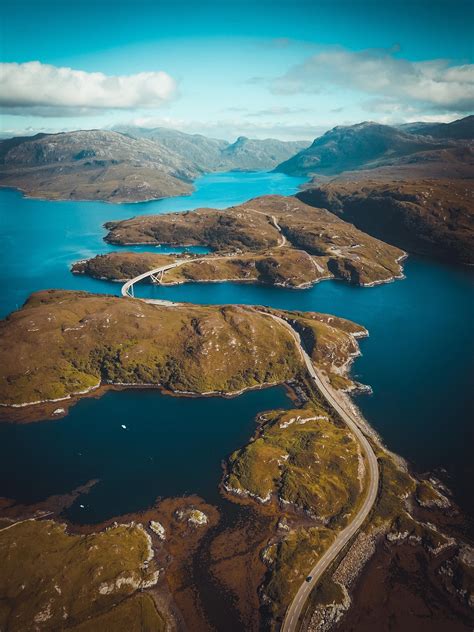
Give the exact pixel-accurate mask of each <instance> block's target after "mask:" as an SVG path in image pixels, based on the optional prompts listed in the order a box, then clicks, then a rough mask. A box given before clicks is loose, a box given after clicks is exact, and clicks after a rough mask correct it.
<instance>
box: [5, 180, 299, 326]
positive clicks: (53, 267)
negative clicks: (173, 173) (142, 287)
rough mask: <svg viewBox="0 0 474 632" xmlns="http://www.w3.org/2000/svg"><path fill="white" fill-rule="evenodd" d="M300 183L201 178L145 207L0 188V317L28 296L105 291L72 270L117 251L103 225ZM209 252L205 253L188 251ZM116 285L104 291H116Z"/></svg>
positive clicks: (287, 190)
mask: <svg viewBox="0 0 474 632" xmlns="http://www.w3.org/2000/svg"><path fill="white" fill-rule="evenodd" d="M302 182H303V179H302V178H293V177H289V176H285V175H284V174H276V173H266V172H262V173H260V172H259V173H240V172H229V173H218V174H212V175H207V176H204V177H202V178H199V179H198V180H196V182H195V189H196V190H195V192H194V193H193V194H192V195H189V196H183V197H178V198H170V199H165V200H157V201H154V202H141V203H138V204H106V203H104V202H69V201H68V202H48V201H45V200H33V199H28V198H24V197H23V196H22V195H21V194H20V193H19V192H18V191H14V190H0V234H1V236H2V242H1V252H0V264H1V278H2V280H3V283H2V293H1V296H0V317H4V316H6V315H7V314H8V313H9V312H11V311H12V310H14V309H18V308H19V307H21V306H22V304H23V303H24V302H25V300H26V298H27V297H28V296H29V294H30V293H31V292H33V291H36V290H44V289H47V288H58V289H80V290H87V291H89V292H100V291H103V289H101V285H100V284H99V283H98V282H97V281H95V280H94V279H88V278H87V277H85V276H76V277H73V276H72V275H71V274H70V271H69V269H70V266H71V264H72V263H74V262H75V261H77V260H78V259H86V258H88V257H93V256H95V255H96V254H103V253H106V252H111V251H114V250H120V246H111V245H109V244H107V243H105V242H104V241H103V238H104V235H105V234H106V231H105V230H104V229H103V224H104V223H105V222H108V221H111V220H120V219H127V218H129V217H132V216H134V215H144V214H157V213H168V212H171V211H184V210H188V209H195V208H199V207H202V206H213V207H215V208H225V207H228V206H231V205H234V204H241V203H242V202H245V201H246V200H248V199H249V198H251V197H256V196H258V195H267V194H272V193H280V194H281V195H290V194H292V193H294V192H295V191H296V189H297V188H298V186H299V184H301V183H302ZM126 250H134V251H138V252H144V251H150V250H151V251H153V252H157V253H166V252H180V251H182V250H183V249H182V248H172V247H166V246H160V247H159V248H153V247H150V246H134V247H130V246H127V247H126ZM187 250H190V251H191V252H197V253H204V252H208V250H207V249H206V248H201V247H192V248H188V249H187ZM119 290H120V288H119V287H118V286H116V285H114V286H112V287H111V288H109V289H108V290H106V291H112V292H114V293H119Z"/></svg>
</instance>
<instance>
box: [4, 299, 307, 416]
mask: <svg viewBox="0 0 474 632" xmlns="http://www.w3.org/2000/svg"><path fill="white" fill-rule="evenodd" d="M0 353H1V355H2V358H3V362H2V365H1V367H0V401H1V402H2V403H4V404H21V403H28V402H36V401H41V400H46V399H58V398H61V397H68V396H69V395H71V394H75V393H80V392H81V391H83V390H86V389H90V388H91V387H94V386H97V385H98V384H100V383H125V384H144V383H145V384H156V385H161V386H163V387H166V388H168V389H170V390H173V391H190V392H196V393H208V392H225V393H227V392H230V393H232V392H237V391H240V390H243V389H246V388H249V387H256V386H260V385H262V384H266V383H281V382H285V381H287V380H290V379H293V378H294V377H295V376H296V375H297V374H298V372H299V371H300V367H301V359H300V357H299V354H298V350H297V348H296V345H295V343H294V340H293V338H292V336H291V334H290V333H289V332H288V331H286V330H285V328H284V327H281V326H279V325H278V323H276V322H275V321H273V320H272V319H270V318H269V317H268V316H265V315H262V314H260V313H258V312H257V311H255V310H253V309H251V308H244V307H239V306H225V307H220V306H210V307H201V306H195V305H183V306H176V307H165V306H158V305H149V304H147V303H144V302H143V301H137V300H134V299H124V298H118V297H113V296H102V295H96V294H87V293H85V292H66V291H54V290H53V291H47V292H39V293H37V294H34V295H32V297H31V298H30V299H29V300H28V302H27V303H26V304H25V306H24V307H23V308H22V309H21V310H19V311H17V312H14V313H13V314H11V315H10V316H9V317H8V318H7V319H6V320H4V321H2V322H1V323H0Z"/></svg>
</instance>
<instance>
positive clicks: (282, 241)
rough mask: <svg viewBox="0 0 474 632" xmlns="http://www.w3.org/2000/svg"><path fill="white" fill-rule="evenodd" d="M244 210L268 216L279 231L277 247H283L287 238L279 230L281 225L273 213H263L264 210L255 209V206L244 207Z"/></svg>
mask: <svg viewBox="0 0 474 632" xmlns="http://www.w3.org/2000/svg"><path fill="white" fill-rule="evenodd" d="M245 210H246V211H250V212H251V213H258V214H259V215H264V216H265V217H267V218H269V219H270V220H271V223H272V224H273V226H274V227H275V228H276V229H277V231H278V232H279V233H280V243H279V244H278V245H277V248H283V246H286V244H287V240H286V237H285V235H284V234H283V231H282V230H281V226H280V224H279V223H278V221H277V218H276V217H275V215H269V214H268V213H265V212H264V211H257V209H255V208H248V207H247V208H246V209H245Z"/></svg>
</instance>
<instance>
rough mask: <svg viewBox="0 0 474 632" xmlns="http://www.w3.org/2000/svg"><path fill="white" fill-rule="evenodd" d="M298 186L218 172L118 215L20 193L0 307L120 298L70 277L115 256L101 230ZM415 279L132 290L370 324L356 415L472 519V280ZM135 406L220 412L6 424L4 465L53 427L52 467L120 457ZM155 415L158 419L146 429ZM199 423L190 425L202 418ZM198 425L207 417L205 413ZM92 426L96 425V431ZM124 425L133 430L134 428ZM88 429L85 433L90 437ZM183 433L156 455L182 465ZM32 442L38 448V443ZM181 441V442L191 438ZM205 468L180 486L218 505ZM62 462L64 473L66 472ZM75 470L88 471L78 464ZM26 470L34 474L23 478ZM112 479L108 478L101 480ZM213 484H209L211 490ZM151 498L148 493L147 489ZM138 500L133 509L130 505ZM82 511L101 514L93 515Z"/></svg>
mask: <svg viewBox="0 0 474 632" xmlns="http://www.w3.org/2000/svg"><path fill="white" fill-rule="evenodd" d="M300 182H301V180H299V179H295V178H288V177H286V176H283V175H282V174H242V173H239V174H236V173H232V174H218V175H213V176H206V177H205V178H202V179H201V180H199V181H198V182H197V190H196V192H195V193H194V194H193V195H192V196H190V197H188V198H178V199H173V200H163V201H159V202H152V203H146V204H134V205H122V206H111V205H107V204H103V203H95V202H85V203H79V202H59V203H58V202H44V201H38V200H27V199H24V198H22V197H20V196H19V195H18V194H17V193H15V192H13V191H3V192H0V203H1V207H2V214H3V215H4V218H3V219H2V225H3V226H5V228H6V231H3V232H4V233H5V232H6V240H5V238H4V240H5V248H4V249H3V253H2V255H3V256H4V258H5V263H4V266H3V267H2V270H3V271H4V273H5V270H7V271H9V277H10V278H7V277H5V280H4V287H3V296H2V306H1V307H2V310H3V313H7V312H9V311H10V310H11V309H13V308H14V307H15V306H16V305H17V304H18V305H20V304H21V303H22V302H23V301H24V299H25V298H26V297H27V295H28V294H29V293H30V292H31V291H32V290H34V289H40V288H47V287H62V288H72V289H86V290H90V291H97V292H108V293H110V292H113V293H118V292H119V289H120V286H119V285H117V284H113V283H107V282H103V281H96V280H92V279H88V278H87V277H83V276H80V277H77V276H73V275H71V274H70V272H69V268H68V266H69V265H70V263H72V262H73V261H75V260H77V259H79V258H83V257H86V256H92V255H94V254H96V253H98V252H107V251H109V250H111V249H113V248H112V247H111V246H108V245H107V244H105V243H104V242H103V241H102V237H103V234H104V233H103V231H102V230H101V228H100V226H101V224H102V223H103V222H105V221H108V220H111V219H120V218H125V217H129V216H131V215H132V214H139V213H140V214H143V213H145V212H150V213H157V212H167V211H170V210H181V209H186V208H196V207H199V206H203V205H204V206H214V207H226V206H228V205H229V204H237V203H239V202H243V201H245V200H246V199H248V198H250V197H252V196H256V195H260V194H266V193H282V194H289V193H292V192H294V191H295V189H296V187H297V186H298V184H299V183H300ZM144 249H147V248H144ZM405 272H406V279H405V280H403V281H397V282H395V283H390V284H386V285H381V286H377V287H374V288H355V287H351V286H348V285H347V284H345V283H342V282H336V281H325V282H322V283H320V284H318V285H316V286H315V287H313V288H311V289H307V290H288V289H283V288H272V287H264V286H257V285H247V284H235V283H223V284H216V283H211V284H194V285H193V284H186V285H181V286H174V287H168V288H166V287H158V288H157V287H154V286H149V285H143V286H139V287H136V288H135V289H136V295H140V296H145V295H147V296H155V297H159V298H166V299H170V300H177V301H189V302H195V303H205V304H206V303H207V304H216V303H217V304H219V303H242V304H266V305H272V306H275V307H281V308H286V309H300V310H316V311H322V312H328V313H333V314H336V315H338V316H343V317H346V318H350V319H352V320H354V321H356V322H359V323H361V324H363V325H364V326H366V327H367V328H368V329H369V331H370V337H369V338H368V339H366V340H363V341H361V349H362V352H363V356H362V357H361V358H359V359H357V361H356V362H355V364H354V370H353V374H354V375H355V377H356V379H358V380H359V381H361V382H363V383H366V384H370V385H371V386H372V387H373V389H374V394H373V395H372V396H361V397H360V398H358V404H359V405H360V407H361V409H362V411H363V412H364V414H365V416H366V417H367V419H368V420H369V422H370V423H371V424H372V425H373V426H374V427H375V428H376V429H377V430H378V431H379V433H380V434H381V435H382V437H383V439H384V441H385V442H386V444H387V445H388V447H389V448H391V449H392V450H394V451H395V452H397V453H399V454H401V455H402V456H404V457H406V458H407V459H408V460H409V461H411V462H412V463H413V465H414V466H415V468H416V469H417V470H418V471H420V472H423V471H426V470H446V471H445V472H441V476H442V477H443V478H445V479H446V480H447V482H448V484H449V485H450V486H451V488H452V489H453V490H454V493H455V496H456V499H457V500H458V501H459V502H460V504H461V506H462V507H463V508H464V509H465V510H466V511H467V512H469V513H471V515H473V516H474V499H473V497H472V492H471V488H470V484H471V482H472V480H474V466H473V459H472V449H473V447H474V428H473V425H472V421H471V420H472V411H473V410H474V402H473V389H472V378H473V364H472V358H473V355H474V343H473V336H472V322H473V316H474V310H473V302H472V296H473V289H474V271H473V270H472V269H468V268H463V267H456V266H449V265H445V264H441V263H436V262H433V261H429V260H427V259H422V258H417V257H410V258H409V259H408V260H407V262H406V267H405ZM270 392H271V391H267V393H270ZM259 395H260V394H259ZM129 397H130V398H132V399H131V400H130V401H132V400H133V401H134V402H135V401H136V402H139V409H138V410H139V415H137V413H136V410H134V411H133V412H130V418H132V419H134V420H135V418H138V417H142V416H144V417H146V418H149V419H153V414H152V413H150V411H153V410H154V406H157V407H158V409H160V408H161V407H163V408H164V409H165V410H166V411H168V412H167V413H166V414H169V415H170V416H171V417H172V418H174V419H182V418H183V415H185V414H188V413H186V412H185V411H187V410H188V409H187V408H186V407H187V406H190V407H194V406H196V414H197V411H198V408H197V406H202V409H201V410H202V411H207V410H208V409H207V407H208V406H209V407H211V406H214V405H215V404H214V403H211V402H215V401H218V400H182V399H178V398H164V397H162V396H159V395H158V394H150V393H149V392H147V393H146V394H144V393H141V392H140V393H136V392H133V393H121V394H117V393H113V394H110V395H108V396H107V397H106V398H104V399H102V400H99V401H96V400H87V401H83V402H81V403H80V404H79V405H78V406H77V407H76V408H74V409H73V410H72V412H71V414H70V415H69V417H68V418H67V419H66V420H62V421H57V422H54V423H52V424H51V425H49V424H36V425H30V426H25V427H17V426H10V427H8V428H7V429H6V430H5V426H3V427H0V439H4V443H5V445H6V446H7V448H6V452H5V454H8V451H9V450H8V446H9V449H10V452H11V454H12V455H15V454H16V451H17V450H20V452H19V454H23V453H22V452H21V445H22V444H23V443H24V444H25V445H26V446H30V447H29V448H28V450H30V452H29V453H30V454H31V453H32V452H33V451H34V448H35V445H38V442H39V441H40V437H41V436H42V433H43V432H44V436H45V437H46V436H48V435H47V433H48V432H51V431H50V430H48V428H49V427H54V428H58V429H60V430H58V431H57V432H60V433H64V434H63V435H62V439H61V440H59V439H56V438H54V439H51V444H52V447H51V448H50V449H49V451H48V459H53V456H54V454H55V451H57V452H61V451H64V452H65V453H66V454H68V453H69V452H68V450H70V448H68V446H69V444H70V443H71V442H72V443H74V442H77V441H79V438H80V437H81V436H82V440H86V439H87V441H90V442H91V443H92V442H94V441H95V440H96V437H97V438H98V440H99V443H101V441H102V442H103V443H101V445H103V446H105V445H106V443H107V442H111V443H107V445H110V446H112V447H113V446H115V443H116V442H117V441H120V440H121V439H120V437H122V436H123V435H120V433H119V436H117V432H116V428H115V422H114V421H111V419H115V416H116V414H117V410H119V412H120V408H121V407H122V406H123V407H124V409H125V410H130V409H127V401H128V400H127V398H129ZM155 397H156V399H154V398H155ZM245 397H247V396H245ZM118 398H121V399H118ZM135 398H137V399H135ZM247 401H248V400H246V399H243V398H238V399H236V400H232V402H230V403H229V402H226V404H227V405H228V406H229V408H228V409H226V410H228V411H231V410H232V407H233V406H234V405H236V406H237V403H238V402H239V406H240V402H244V403H243V404H242V406H243V408H242V410H243V411H246V412H245V413H242V415H241V416H239V419H241V420H242V421H241V422H242V424H243V426H242V427H244V426H245V431H243V434H241V435H238V436H237V435H233V436H232V441H233V443H232V441H230V440H229V442H228V443H225V442H222V444H218V443H216V444H215V446H214V448H213V450H215V455H216V459H217V460H220V459H221V458H223V457H225V455H226V454H227V453H228V452H229V451H230V450H231V449H233V448H235V447H238V445H240V444H241V443H242V442H243V441H244V440H245V438H246V437H248V436H249V434H250V426H249V425H246V424H247V423H250V422H248V421H246V420H251V419H252V416H253V414H254V412H255V410H256V409H258V406H256V408H255V409H254V408H252V407H251V406H249V407H247V404H246V402H247ZM156 402H157V403H156ZM165 402H166V403H165ZM263 403H264V405H263V408H265V407H268V403H267V402H266V400H265V402H263ZM259 405H260V400H259ZM210 410H211V408H209V411H210ZM96 411H97V412H96ZM170 411H171V412H170ZM247 413H248V414H247ZM149 414H151V417H148V415H149ZM194 414H195V413H191V416H192V418H194ZM200 414H202V416H203V418H205V417H206V415H207V412H202V413H200ZM127 415H128V413H127ZM225 415H228V413H227V412H226V413H225ZM91 416H92V417H91ZM90 418H92V420H93V421H92V422H89V421H88V419H90ZM71 421H72V422H73V423H71V428H75V430H74V431H73V430H71V433H72V434H71V436H68V430H67V429H68V427H69V425H70V422H71ZM123 423H125V424H126V425H127V422H126V421H125V422H123ZM134 423H135V422H134ZM143 423H144V424H145V425H144V426H143V428H142V429H140V428H141V427H137V444H136V447H135V448H134V451H133V458H132V454H128V453H127V452H126V450H125V451H123V450H124V449H125V448H123V449H122V451H120V450H119V452H120V455H121V457H120V458H121V461H120V463H123V462H124V461H126V460H127V459H128V464H127V467H126V469H124V470H123V477H122V479H123V480H121V481H120V485H119V484H118V483H117V481H116V482H113V480H112V481H109V482H104V483H102V485H106V486H107V490H108V492H107V493H108V495H109V496H110V497H111V498H117V505H116V506H117V508H118V507H119V506H121V505H120V503H121V502H122V500H123V499H122V495H123V494H122V492H121V491H120V490H121V489H122V486H123V485H124V481H125V479H126V478H127V477H132V480H133V472H134V469H135V468H137V471H138V472H139V471H140V468H141V465H142V464H141V461H140V459H139V458H138V456H137V455H139V454H140V445H141V446H142V448H143V450H144V453H145V452H146V450H147V449H148V436H149V435H148V432H147V431H145V430H144V429H145V428H147V425H146V423H147V422H143ZM160 423H161V422H160ZM232 423H234V422H232ZM236 423H240V421H238V422H236ZM110 424H112V425H110ZM211 427H212V426H211ZM12 428H13V430H12ZM43 428H44V429H45V430H44V431H43ZM81 428H83V429H84V430H82V431H81ZM174 428H178V429H179V428H180V426H179V425H173V426H167V427H166V432H164V434H162V435H161V439H160V445H159V450H161V452H162V453H163V454H164V453H165V452H167V453H168V454H167V456H166V458H168V457H169V458H171V459H175V460H177V461H179V459H180V456H179V451H178V452H175V451H174V450H175V448H172V447H171V446H173V445H175V443H173V441H174V440H175V438H176V437H175V434H176V433H174ZM21 433H24V434H21ZM29 433H31V437H32V439H31V440H30V439H28V437H29V436H30V435H29ZM74 433H77V436H76V435H75V434H74ZM179 434H180V437H181V438H182V435H181V433H179ZM50 436H51V437H53V435H50ZM12 437H13V438H12ZM15 437H16V439H15ZM238 437H239V438H238ZM240 437H241V438H240ZM33 439H34V440H33ZM193 440H194V439H193ZM15 441H16V443H15ZM140 442H141V443H140ZM45 444H48V445H49V443H48V441H46V440H45ZM43 445H44V444H42V446H43ZM176 445H178V444H176ZM19 446H20V447H19ZM125 447H126V446H125ZM44 449H45V448H44V447H41V450H38V451H39V453H40V454H39V456H38V458H40V457H41V452H43V451H44ZM112 453H113V450H110V449H109V450H103V452H102V457H103V454H107V459H106V461H107V462H110V463H113V464H114V466H116V465H117V464H118V461H115V456H114V454H112ZM99 454H100V452H99ZM170 455H172V456H170ZM25 458H26V457H25ZM203 458H204V460H201V463H202V464H203V467H201V468H198V469H196V470H193V473H192V475H191V478H189V479H186V480H187V481H189V482H186V481H184V479H183V484H184V489H185V490H186V491H189V492H195V491H199V490H203V489H206V490H207V498H210V494H212V491H211V490H212V489H214V490H215V489H216V488H217V483H218V480H219V473H218V472H216V470H215V467H214V466H211V465H210V466H209V467H210V470H209V471H211V470H212V471H213V474H212V476H213V477H214V478H213V479H212V480H213V483H212V484H210V483H209V480H210V479H209V478H206V477H208V471H207V463H208V455H207V454H206V453H205V454H204V457H203ZM8 462H9V464H10V465H9V466H8V467H7V468H6V470H5V471H4V472H3V476H4V477H8V476H10V477H13V476H14V475H15V476H16V474H17V472H18V469H17V467H16V465H15V461H14V460H13V459H12V460H10V461H8ZM52 462H53V463H55V466H56V467H57V464H56V462H55V461H54V460H53V461H52ZM65 462H67V461H65ZM216 462H217V461H216ZM24 463H26V461H24ZM40 465H41V467H40ZM204 465H205V467H204ZM24 467H25V468H26V465H25V466H24ZM75 467H76V468H78V471H79V473H81V471H80V468H81V462H80V460H79V461H78V463H77V465H75ZM103 467H104V468H107V467H108V464H107V463H105V464H104V465H103ZM213 467H214V469H212V468H213ZM9 468H10V469H9ZM20 469H23V468H20ZM25 471H26V472H28V470H27V469H26V470H25ZM43 471H44V472H45V473H44V476H43V473H42V472H43ZM48 471H49V470H48ZM81 474H82V478H81V477H80V476H76V477H75V478H74V480H70V481H69V482H68V484H67V485H65V486H64V487H65V488H66V487H68V485H69V487H68V489H71V488H72V487H73V486H74V485H75V484H76V482H77V481H78V480H79V479H80V478H81V480H80V483H83V482H85V481H86V480H89V479H90V478H95V477H99V478H101V477H102V476H101V474H100V472H99V473H97V474H94V467H92V466H90V467H87V468H85V470H84V471H83V472H82V473H81ZM102 475H103V476H105V474H104V473H103V474H102ZM49 476H50V474H48V473H47V468H46V465H45V463H44V462H43V463H42V464H41V463H39V464H38V466H37V468H36V470H35V472H34V476H33V477H32V478H31V479H29V482H28V485H30V486H31V493H33V492H35V490H39V489H41V490H42V491H41V493H42V494H43V495H44V494H46V493H47V491H46V488H47V489H48V490H49V492H48V493H59V492H58V491H57V490H56V491H54V492H52V488H51V487H48V486H47V485H46V483H44V481H43V478H44V480H49V479H48V477H49ZM172 476H174V475H172ZM204 478H206V480H207V483H205V484H204V483H203V481H204ZM53 480H54V477H53ZM104 480H105V479H104ZM201 483H202V484H201ZM0 485H1V486H0V495H4V493H5V490H4V489H3V484H1V483H0ZM42 485H45V486H44V487H42ZM52 487H54V485H53V486H52ZM152 487H153V486H152ZM158 487H159V486H158V485H157V486H156V488H155V487H153V491H154V492H156V493H154V496H156V495H159V494H166V493H169V492H168V491H160V490H159V489H158ZM100 489H101V487H100V486H97V487H96V488H95V489H93V491H92V492H91V494H90V496H89V498H88V501H90V502H92V500H94V498H95V494H100ZM112 489H114V490H115V491H112ZM163 489H164V488H163ZM180 489H182V488H181V487H180ZM12 491H13V490H12ZM63 491H64V490H63ZM22 493H23V492H22ZM143 493H144V494H145V495H146V494H148V491H144V492H143ZM140 494H141V492H139V493H138V492H137V498H140V501H139V503H138V504H140V503H142V502H144V498H142V497H141V496H140ZM151 496H153V494H152V493H151V491H150V493H149V496H147V498H150V497H151ZM119 501H120V502H119ZM129 501H131V499H127V502H129ZM81 502H82V503H83V504H86V503H84V502H83V501H81ZM94 502H95V501H94ZM77 506H78V505H77V503H76V505H75V507H74V508H73V509H72V510H71V511H72V512H73V513H72V514H71V515H72V516H74V518H75V519H79V517H78V515H77V514H78V513H79V514H80V512H78V510H77ZM94 506H95V505H94ZM82 511H91V512H94V511H97V509H96V508H90V509H84V510H82ZM109 511H111V507H110V506H109ZM74 512H75V513H74ZM114 513H119V512H114ZM91 515H92V514H91Z"/></svg>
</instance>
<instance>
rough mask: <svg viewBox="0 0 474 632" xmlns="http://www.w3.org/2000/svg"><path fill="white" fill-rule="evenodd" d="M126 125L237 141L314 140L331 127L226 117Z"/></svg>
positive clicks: (156, 119)
mask: <svg viewBox="0 0 474 632" xmlns="http://www.w3.org/2000/svg"><path fill="white" fill-rule="evenodd" d="M123 124H124V125H135V126H137V127H148V128H153V127H169V128H171V129H177V130H180V131H182V132H187V133H189V134H204V135H206V136H213V137H216V138H225V139H226V140H230V141H233V140H235V139H236V138H237V137H238V136H249V137H251V138H279V139H281V140H312V139H314V138H315V137H316V136H320V135H321V134H322V133H323V132H325V131H326V130H327V129H328V127H332V124H331V125H313V124H311V123H305V122H301V123H296V124H295V123H293V122H288V123H283V122H281V121H277V122H269V121H259V122H258V123H253V122H251V121H248V120H245V119H240V118H238V119H237V118H236V119H234V118H222V119H216V120H213V121H197V120H194V121H193V120H187V119H179V118H170V117H154V116H150V117H137V118H135V119H133V120H131V121H130V120H128V121H123Z"/></svg>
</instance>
